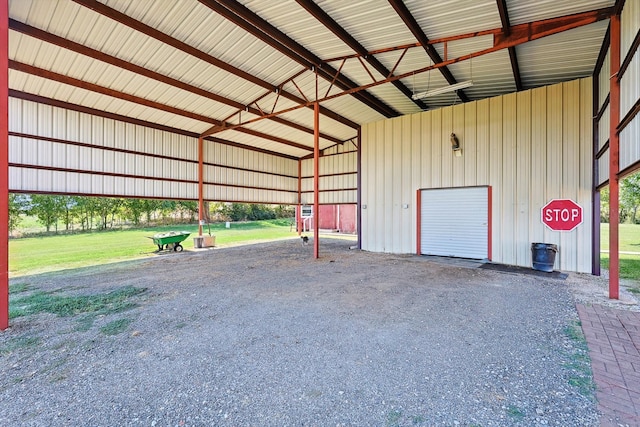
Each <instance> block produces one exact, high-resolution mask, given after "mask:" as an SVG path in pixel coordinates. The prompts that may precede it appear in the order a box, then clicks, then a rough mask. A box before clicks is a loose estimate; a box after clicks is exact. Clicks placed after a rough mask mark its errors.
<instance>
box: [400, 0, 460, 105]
mask: <svg viewBox="0 0 640 427" xmlns="http://www.w3.org/2000/svg"><path fill="white" fill-rule="evenodd" d="M388 1H389V4H391V6H392V7H393V8H394V9H395V11H396V13H397V14H398V16H400V18H401V19H402V21H403V22H404V23H405V25H406V26H407V28H409V30H410V31H411V32H412V33H413V36H414V37H415V38H416V40H418V41H419V42H420V44H421V45H422V47H423V48H424V50H425V52H427V55H429V58H431V60H432V61H433V63H434V64H439V63H441V62H442V58H441V57H440V54H439V53H438V51H436V49H435V48H434V47H433V46H432V45H431V44H430V43H429V38H428V37H427V35H426V34H425V33H424V31H422V28H420V25H418V22H417V21H416V19H415V18H414V17H413V14H411V12H410V11H409V9H408V8H407V6H406V5H405V4H404V3H403V1H402V0H388ZM440 73H441V74H442V76H443V77H444V78H445V79H446V80H447V82H448V83H449V84H450V85H453V84H456V83H458V81H457V80H456V78H455V77H453V74H451V71H450V70H449V68H447V67H440ZM456 94H457V95H458V97H459V98H460V100H461V101H462V102H469V97H468V96H467V95H466V94H465V93H464V91H463V90H462V89H459V90H456Z"/></svg>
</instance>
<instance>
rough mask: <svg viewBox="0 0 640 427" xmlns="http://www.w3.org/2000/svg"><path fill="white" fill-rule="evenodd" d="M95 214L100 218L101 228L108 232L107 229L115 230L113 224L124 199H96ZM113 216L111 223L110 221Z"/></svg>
mask: <svg viewBox="0 0 640 427" xmlns="http://www.w3.org/2000/svg"><path fill="white" fill-rule="evenodd" d="M93 202H94V206H95V212H96V213H97V215H98V216H99V217H100V228H101V229H102V230H106V229H107V228H109V227H111V228H113V222H114V220H115V216H116V215H117V214H118V212H119V211H120V208H121V207H122V203H123V201H122V199H116V198H113V197H94V200H93ZM109 216H111V221H109Z"/></svg>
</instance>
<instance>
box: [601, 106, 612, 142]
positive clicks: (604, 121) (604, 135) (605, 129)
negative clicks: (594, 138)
mask: <svg viewBox="0 0 640 427" xmlns="http://www.w3.org/2000/svg"><path fill="white" fill-rule="evenodd" d="M610 117H611V116H610V115H609V105H607V108H605V109H604V112H603V113H602V117H601V118H600V121H599V122H598V150H601V149H602V147H604V145H605V144H606V143H607V142H609V121H610Z"/></svg>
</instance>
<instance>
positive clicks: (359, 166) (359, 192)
mask: <svg viewBox="0 0 640 427" xmlns="http://www.w3.org/2000/svg"><path fill="white" fill-rule="evenodd" d="M357 141H358V144H357V150H358V152H357V153H356V162H357V165H356V166H357V169H358V176H357V178H356V179H357V180H358V183H357V187H358V189H357V196H356V197H357V199H358V200H357V208H358V212H357V216H356V218H357V221H358V225H357V227H358V249H362V128H358V136H357Z"/></svg>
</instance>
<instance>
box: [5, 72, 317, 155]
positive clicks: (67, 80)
mask: <svg viewBox="0 0 640 427" xmlns="http://www.w3.org/2000/svg"><path fill="white" fill-rule="evenodd" d="M9 68H10V69H12V70H16V71H21V72H23V73H27V74H31V75H34V76H38V77H42V78H45V79H48V80H53V81H56V82H59V83H64V84H67V85H70V86H74V87H77V88H81V89H85V90H88V91H91V92H95V93H101V94H103V95H107V96H111V97H114V98H118V99H122V100H124V101H129V102H133V103H134V104H138V105H144V106H147V107H150V108H155V109H156V110H161V111H165V112H167V113H172V114H176V115H179V116H182V117H188V118H190V119H193V120H198V121H201V122H205V123H211V124H215V125H217V126H225V125H226V123H224V122H222V121H220V120H216V119H213V118H211V117H207V116H203V115H202V114H198V113H194V112H191V111H186V110H183V109H180V108H176V107H172V106H170V105H166V104H162V103H160V102H156V101H151V100H149V99H145V98H142V97H139V96H136V95H131V94H128V93H124V92H121V91H118V90H114V89H110V88H107V87H104V86H100V85H97V84H94V83H89V82H85V81H83V80H79V79H75V78H73V77H69V76H65V75H62V74H58V73H55V72H53V71H49V70H45V69H42V68H39V67H34V66H32V65H28V64H24V63H21V62H17V61H13V60H9ZM234 130H235V131H236V132H240V133H244V134H247V135H251V136H255V137H258V138H262V139H266V140H269V141H273V142H278V143H280V144H284V145H288V146H290V147H295V148H299V149H301V150H306V151H313V147H309V146H308V145H303V144H299V143H297V142H293V141H289V140H287V139H284V138H280V137H277V136H274V135H269V134H266V133H263V132H259V131H256V130H253V129H246V128H242V127H238V128H234Z"/></svg>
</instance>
